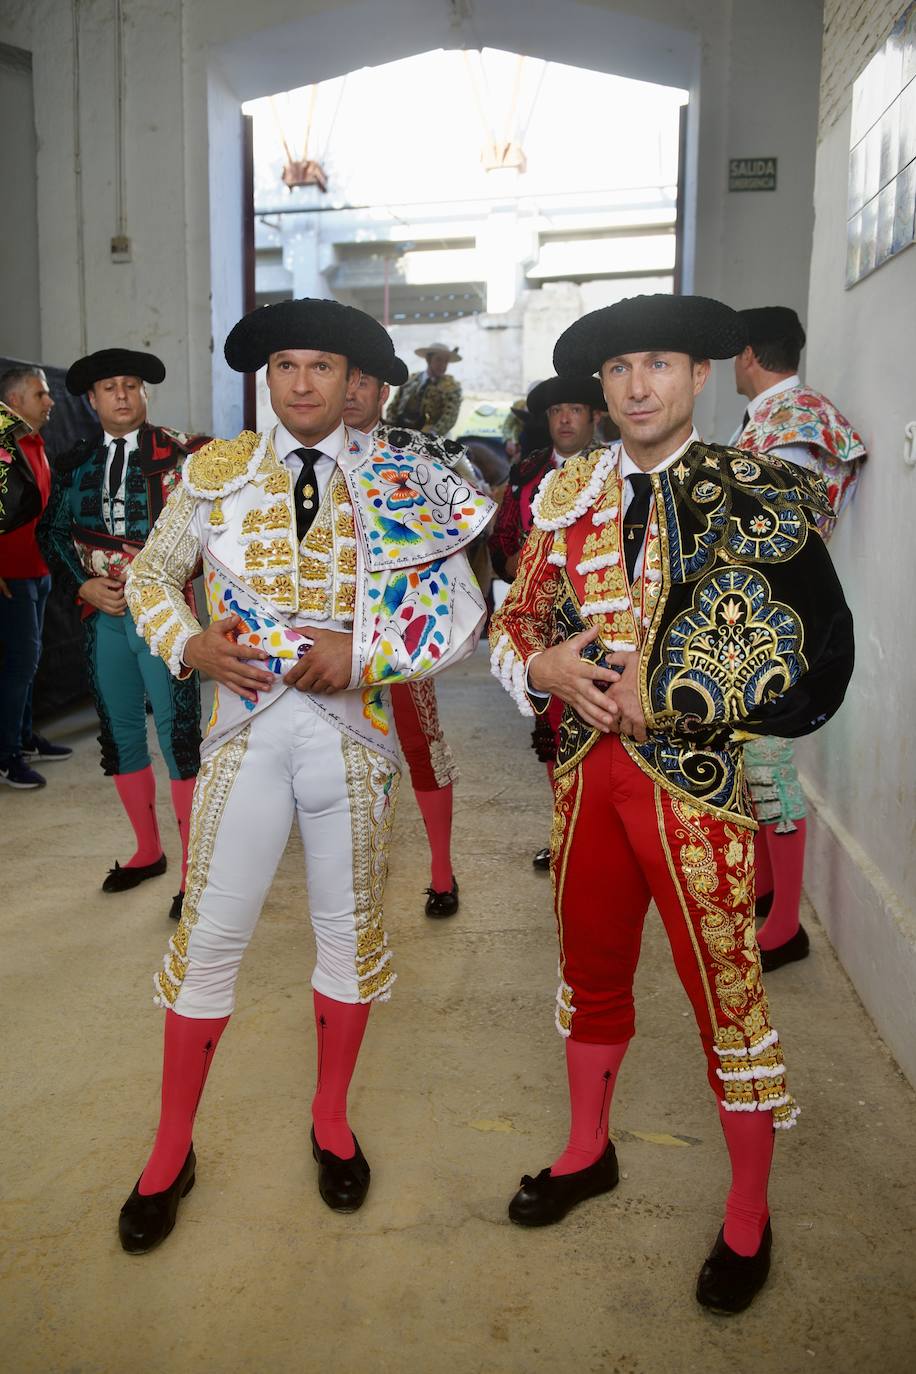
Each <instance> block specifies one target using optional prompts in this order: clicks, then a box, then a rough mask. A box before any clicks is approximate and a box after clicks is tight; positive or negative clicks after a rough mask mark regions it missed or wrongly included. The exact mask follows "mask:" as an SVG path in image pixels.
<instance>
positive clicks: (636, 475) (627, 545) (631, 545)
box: [623, 472, 652, 582]
mask: <svg viewBox="0 0 916 1374" xmlns="http://www.w3.org/2000/svg"><path fill="white" fill-rule="evenodd" d="M627 481H628V482H629V483H630V486H631V488H632V490H633V496H632V499H631V501H630V504H629V505H628V506H627V509H626V514H625V515H624V517H623V554H624V559H625V561H626V566H627V578H628V579H629V581H630V582H632V581H633V571H634V569H635V567H636V560H637V558H638V557H639V551H640V549H641V548H642V545H643V540H644V539H645V537H646V524H647V522H648V519H649V506H650V503H651V501H652V478H651V477H650V476H649V474H648V473H647V472H629V473H627Z"/></svg>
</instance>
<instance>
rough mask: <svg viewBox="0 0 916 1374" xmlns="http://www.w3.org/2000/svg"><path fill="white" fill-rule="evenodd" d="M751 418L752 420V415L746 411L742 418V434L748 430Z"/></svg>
mask: <svg viewBox="0 0 916 1374" xmlns="http://www.w3.org/2000/svg"><path fill="white" fill-rule="evenodd" d="M750 418H751V413H750V411H749V410H746V411H745V412H744V414H743V415H742V417H741V432H742V433H743V432H744V431H745V430H746V429H747V427H748V422H749V421H750Z"/></svg>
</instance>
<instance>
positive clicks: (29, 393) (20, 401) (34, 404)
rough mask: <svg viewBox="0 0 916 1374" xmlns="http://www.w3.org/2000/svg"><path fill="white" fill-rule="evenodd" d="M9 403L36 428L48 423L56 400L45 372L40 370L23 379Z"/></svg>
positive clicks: (11, 395)
mask: <svg viewBox="0 0 916 1374" xmlns="http://www.w3.org/2000/svg"><path fill="white" fill-rule="evenodd" d="M9 404H10V405H11V406H12V408H13V410H15V411H17V412H18V413H19V414H20V415H21V416H22V418H23V420H28V422H29V424H30V425H31V426H32V428H33V429H34V430H36V431H37V430H39V429H41V427H42V426H43V425H46V424H47V423H48V416H49V415H50V414H51V411H52V410H53V409H54V401H53V399H52V397H51V393H50V391H49V390H48V379H47V377H46V376H45V374H44V373H43V372H40V373H37V374H36V375H34V376H29V377H26V378H25V379H24V380H23V381H21V382H20V383H19V386H18V388H17V390H16V391H12V392H10V398H9Z"/></svg>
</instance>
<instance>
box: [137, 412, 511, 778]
mask: <svg viewBox="0 0 916 1374" xmlns="http://www.w3.org/2000/svg"><path fill="white" fill-rule="evenodd" d="M491 512H492V503H491V502H490V501H489V500H487V499H486V498H485V497H483V496H481V495H480V493H479V492H477V491H475V490H474V488H473V487H471V486H470V484H469V483H467V482H465V481H464V480H463V479H462V478H461V477H460V476H459V475H458V474H456V473H454V472H453V471H451V470H450V469H449V468H448V467H446V466H445V465H444V464H443V463H441V462H439V461H437V460H436V459H435V458H433V457H430V456H429V455H428V454H421V453H418V452H412V451H410V450H406V449H397V448H394V447H393V446H392V445H391V444H390V443H389V442H388V441H387V439H386V437H385V436H372V437H368V436H366V435H363V434H360V433H359V432H357V431H349V432H347V434H346V439H345V444H344V448H343V451H342V453H341V454H340V456H339V458H338V460H337V467H336V470H335V472H334V474H333V476H332V478H331V481H330V483H329V484H328V486H327V489H326V491H325V493H324V496H323V498H322V500H321V503H320V506H319V510H318V513H317V516H316V518H315V520H314V523H313V524H312V526H311V528H310V529H309V531H308V533H307V534H306V536H305V538H304V539H303V540H302V543H301V545H298V544H297V539H296V521H295V512H294V507H293V476H292V474H291V472H290V470H289V469H288V468H287V467H286V466H285V465H284V464H283V463H281V462H280V461H279V460H278V458H277V456H276V453H275V451H274V447H273V440H272V432H271V433H263V434H252V433H250V432H248V431H245V432H243V433H242V434H240V435H239V436H238V438H236V439H233V440H229V441H226V440H219V439H217V440H214V441H213V442H212V443H210V444H208V445H206V446H205V447H204V448H202V449H200V451H199V452H198V453H195V454H193V455H192V456H191V457H189V458H188V460H187V462H186V463H185V465H184V476H183V481H182V483H181V485H180V487H179V488H178V489H177V490H176V491H175V492H174V493H173V495H172V496H171V497H170V498H169V501H168V504H167V505H166V507H165V509H164V510H163V512H162V514H161V516H160V517H159V519H158V520H157V522H156V525H155V526H154V528H153V530H152V532H151V534H150V536H149V539H148V540H147V542H146V545H145V547H144V548H143V550H142V552H141V553H140V554H139V555H138V557H137V558H136V559H135V560H134V562H133V564H132V566H131V570H130V574H129V577H128V580H127V586H126V594H127V601H128V605H129V607H130V610H131V614H132V615H133V618H134V620H135V622H136V625H137V629H138V631H139V632H140V633H141V634H142V635H143V636H144V638H145V639H146V641H147V643H148V644H149V646H150V648H151V649H152V651H153V652H154V653H157V654H158V655H159V656H160V657H161V658H163V659H164V660H165V662H166V663H167V664H168V667H169V669H170V670H171V672H172V673H173V674H175V676H176V677H184V676H187V674H188V672H189V670H188V669H187V668H186V667H185V665H184V664H183V662H182V654H183V651H184V646H185V644H186V642H187V640H188V639H189V638H190V637H191V636H192V635H195V634H198V633H199V632H200V630H201V626H200V625H199V623H198V622H197V620H196V619H195V617H194V615H193V614H192V613H191V611H190V609H189V607H188V605H187V603H186V601H185V599H184V596H183V594H182V588H183V586H184V584H185V583H186V582H187V580H188V579H189V578H190V577H192V576H193V575H194V574H195V571H196V570H197V569H198V568H199V567H200V565H201V563H202V565H203V577H204V587H205V590H206V596H207V607H208V611H209V614H210V617H211V619H221V618H223V617H224V616H227V615H230V614H232V613H233V612H234V613H235V614H237V615H238V616H239V617H240V618H241V621H242V626H241V627H240V629H239V631H238V634H237V639H238V641H239V642H240V643H250V644H252V645H253V646H257V647H258V648H263V649H264V650H266V651H267V653H268V654H269V655H270V658H269V660H268V662H267V663H265V664H263V665H261V666H263V667H266V668H267V669H268V670H270V671H272V672H273V673H275V674H276V677H277V681H276V682H275V684H274V687H273V689H272V690H271V691H270V692H265V693H259V694H258V700H257V701H256V702H254V703H252V702H248V701H244V700H243V699H242V698H241V697H239V696H238V695H237V694H236V693H234V692H232V691H231V689H229V688H227V687H224V686H219V687H217V691H216V699H215V702H214V708H213V713H212V715H211V718H210V722H209V726H208V730H207V736H206V740H205V742H204V746H203V752H204V753H205V754H207V753H209V752H211V751H212V749H214V748H215V747H216V746H217V745H218V744H221V743H223V741H224V740H226V739H229V738H231V736H232V735H234V734H236V733H237V732H238V731H239V730H240V729H241V728H242V727H243V726H244V725H246V724H247V722H248V721H249V720H251V719H252V717H253V715H255V714H256V713H257V712H259V711H261V710H263V709H265V708H266V707H267V706H269V705H270V703H271V702H272V701H275V700H277V698H278V696H279V695H280V694H281V693H282V692H283V691H285V690H286V685H285V684H284V682H283V680H282V675H283V674H284V673H285V672H287V671H288V670H289V668H290V667H292V666H293V664H294V663H295V662H296V660H297V659H298V658H299V657H301V655H302V654H303V653H304V652H307V649H308V645H309V640H308V637H307V628H306V627H308V626H309V625H314V626H321V625H322V624H323V623H325V624H327V625H328V626H329V627H334V628H339V629H345V630H350V631H352V635H353V660H352V673H351V677H350V686H349V689H348V690H346V691H344V692H340V693H336V694H333V695H331V696H327V695H325V694H312V693H306V694H304V695H305V696H306V698H307V700H308V701H309V703H310V705H311V706H312V707H313V708H314V709H315V710H316V711H318V712H319V713H320V714H322V715H324V716H325V717H326V718H328V719H330V720H331V721H332V722H333V723H334V724H335V725H336V726H337V728H338V729H340V730H342V731H344V732H345V733H346V734H348V735H350V736H351V737H352V738H355V739H357V740H359V741H360V742H361V743H363V744H366V745H367V746H368V747H370V748H372V749H375V750H376V751H378V752H379V753H382V754H384V755H386V756H387V757H388V758H390V759H392V760H393V761H395V762H396V761H397V760H398V747H397V738H396V735H395V732H394V729H393V727H392V723H391V719H390V712H389V706H388V693H387V691H386V690H385V689H386V687H387V686H388V685H390V684H392V683H395V682H405V681H408V680H410V679H413V678H421V677H428V676H430V675H431V674H433V673H436V672H439V671H440V670H441V669H442V668H444V667H446V666H448V665H449V664H452V663H457V662H459V661H460V660H461V659H462V658H465V657H466V656H467V655H468V654H470V653H471V652H472V651H473V649H474V647H475V645H476V643H477V640H478V638H479V635H480V630H481V627H482V625H483V621H484V617H485V613H486V608H485V605H484V601H483V598H482V596H481V594H480V590H479V588H478V586H477V583H476V581H475V579H474V575H473V573H472V572H471V570H470V567H469V565H468V561H467V557H466V555H465V553H464V549H465V547H466V546H467V545H468V544H469V543H470V542H471V541H472V540H473V539H474V538H475V536H476V535H477V534H478V533H479V532H480V531H481V530H482V529H483V528H484V526H485V525H486V523H487V521H488V520H489V518H490V515H491Z"/></svg>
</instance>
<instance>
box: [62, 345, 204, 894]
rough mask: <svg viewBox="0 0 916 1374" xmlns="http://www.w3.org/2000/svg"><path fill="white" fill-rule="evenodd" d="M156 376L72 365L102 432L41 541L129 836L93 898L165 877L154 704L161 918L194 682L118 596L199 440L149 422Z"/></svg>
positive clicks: (126, 366) (186, 770)
mask: <svg viewBox="0 0 916 1374" xmlns="http://www.w3.org/2000/svg"><path fill="white" fill-rule="evenodd" d="M164 380H165V365H164V364H163V363H162V362H161V361H160V359H159V358H157V357H156V356H155V354H152V353H142V352H137V351H136V350H135V349H130V348H104V349H101V350H99V351H98V352H96V353H90V354H89V355H88V356H87V357H85V358H80V359H78V360H77V362H75V363H74V364H73V366H72V367H71V368H70V370H69V372H68V373H67V377H66V385H67V390H68V391H69V392H70V394H71V395H72V396H86V397H87V398H88V400H89V404H90V405H91V407H92V409H93V411H94V412H95V414H96V415H97V416H98V420H99V425H100V427H101V428H100V432H99V434H98V435H97V436H96V437H95V438H94V439H82V440H80V441H79V442H78V443H77V444H76V445H75V446H74V447H73V448H72V449H71V450H70V451H69V452H68V453H66V454H64V455H63V456H62V457H60V458H58V459H57V460H56V462H55V464H54V485H53V489H52V492H51V501H50V504H49V506H48V509H47V512H46V515H45V519H44V522H43V524H42V526H41V527H40V530H39V538H40V540H41V542H42V544H43V547H44V549H45V554H46V557H47V559H48V562H49V563H50V565H51V569H52V572H53V574H54V575H55V576H56V577H58V578H60V579H62V581H63V583H64V585H66V586H67V587H69V588H70V589H71V590H72V591H73V594H74V596H75V597H76V598H77V600H78V602H79V604H80V606H81V608H82V613H83V635H84V646H85V652H86V661H87V666H88V670H89V681H90V683H91V685H92V690H93V694H94V696H95V706H96V710H97V711H98V715H99V726H100V733H99V742H100V744H101V746H102V755H101V764H102V769H103V771H104V772H105V774H106V775H107V776H108V777H112V778H113V779H114V783H115V787H116V788H117V791H118V796H119V797H120V799H121V804H122V806H123V807H124V810H125V811H126V813H127V816H128V819H129V820H130V823H131V826H132V827H133V831H134V835H135V838H136V845H137V847H136V850H135V851H134V853H133V855H132V856H131V857H130V858H129V859H128V860H127V862H126V863H125V864H121V863H119V862H118V861H117V860H116V861H115V865H114V868H112V869H110V870H109V872H108V874H107V876H106V877H105V879H104V881H103V883H102V891H103V892H111V893H120V892H125V891H127V890H128V889H130V888H133V887H137V886H138V885H139V884H140V883H142V882H146V881H147V880H148V879H150V878H155V877H158V876H159V875H160V874H162V873H164V872H165V871H166V856H165V853H164V852H163V848H162V840H161V838H160V835H159V825H158V821H157V819H156V779H155V775H154V773H153V768H152V763H151V761H150V755H149V749H148V746H147V732H146V702H147V701H149V702H150V704H151V706H152V708H153V719H154V721H155V723H156V733H157V736H158V739H159V747H160V749H161V750H162V757H163V759H164V760H165V764H166V767H167V769H168V773H169V783H170V789H171V794H172V806H173V809H174V812H175V819H176V821H177V823H178V831H179V834H180V836H181V847H182V865H181V873H182V876H181V888H180V891H179V892H177V893H176V894H175V896H174V897H173V898H172V902H171V908H170V911H169V915H170V916H171V917H172V918H173V919H175V920H177V919H178V917H179V916H180V915H181V903H182V898H183V896H184V887H185V870H186V866H187V853H188V829H189V820H190V815H191V801H192V797H193V794H194V780H195V778H196V777H197V771H198V768H199V767H200V691H199V687H198V680H197V674H196V673H195V674H192V675H190V676H189V677H188V678H187V680H186V681H184V682H180V683H177V682H173V681H172V680H171V678H170V677H169V673H168V670H167V668H166V666H165V664H164V663H163V662H162V661H161V660H160V659H158V658H156V657H155V655H154V654H151V653H150V651H149V648H148V647H147V645H146V644H145V643H144V641H143V639H142V638H141V637H140V636H139V635H138V634H137V630H136V626H135V623H134V618H133V616H132V615H131V612H130V610H129V609H128V606H127V603H126V601H125V599H124V579H125V577H126V576H127V570H128V568H129V567H130V564H131V561H132V559H133V558H134V557H135V556H136V555H137V553H139V551H140V549H142V547H143V545H144V543H145V542H146V539H147V537H148V535H149V532H150V530H151V529H152V527H153V524H154V522H155V520H156V517H157V516H158V515H159V512H160V511H161V510H162V509H163V507H164V505H165V503H166V501H167V499H168V497H169V494H170V493H171V492H172V491H173V490H174V488H175V487H176V486H177V485H178V483H179V482H180V480H181V464H182V463H183V462H184V460H185V458H187V456H188V454H189V453H192V452H194V450H195V449H197V448H199V447H200V446H201V445H202V444H205V443H207V441H208V436H207V435H194V436H189V435H187V434H182V433H179V432H178V431H177V430H174V429H167V428H166V427H165V426H163V425H151V424H150V423H149V422H148V420H147V410H148V397H147V392H146V387H147V384H150V385H152V386H156V385H158V384H159V383H160V382H162V381H164Z"/></svg>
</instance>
